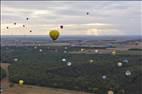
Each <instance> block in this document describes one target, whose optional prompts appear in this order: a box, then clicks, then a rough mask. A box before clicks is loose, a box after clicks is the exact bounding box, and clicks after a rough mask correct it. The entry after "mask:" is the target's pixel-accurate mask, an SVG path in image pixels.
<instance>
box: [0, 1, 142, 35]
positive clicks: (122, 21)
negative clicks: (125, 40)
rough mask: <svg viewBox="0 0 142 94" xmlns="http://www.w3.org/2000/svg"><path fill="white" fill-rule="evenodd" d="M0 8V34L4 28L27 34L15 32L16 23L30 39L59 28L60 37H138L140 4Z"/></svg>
mask: <svg viewBox="0 0 142 94" xmlns="http://www.w3.org/2000/svg"><path fill="white" fill-rule="evenodd" d="M1 5H2V6H1V14H2V15H1V17H2V31H3V32H4V31H5V28H6V26H10V27H12V28H13V29H11V30H12V31H13V32H15V34H23V32H26V31H21V32H18V33H17V32H16V29H17V30H20V28H18V27H13V25H11V24H12V23H13V22H17V24H19V25H22V24H27V25H28V26H29V28H28V29H32V30H33V31H34V32H33V33H28V32H27V34H33V35H38V34H39V35H40V34H41V35H44V34H48V32H49V30H51V29H52V28H57V29H59V26H60V25H64V30H63V32H62V34H63V35H116V34H117V35H138V34H141V21H140V20H141V16H142V13H141V12H142V11H141V1H131V2H128V1H123V2H122V1H101V2H99V1H10V2H8V1H2V4H1ZM86 12H89V15H86ZM26 17H29V18H30V20H29V21H28V22H27V21H26V19H25V18H26ZM14 28H15V29H14ZM14 30H15V31H14ZM2 34H3V33H2ZM5 34H10V30H9V31H7V33H5Z"/></svg>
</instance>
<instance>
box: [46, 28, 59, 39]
mask: <svg viewBox="0 0 142 94" xmlns="http://www.w3.org/2000/svg"><path fill="white" fill-rule="evenodd" d="M49 35H50V37H51V38H52V40H57V39H58V37H59V35H60V33H59V31H58V30H51V31H50V32H49Z"/></svg>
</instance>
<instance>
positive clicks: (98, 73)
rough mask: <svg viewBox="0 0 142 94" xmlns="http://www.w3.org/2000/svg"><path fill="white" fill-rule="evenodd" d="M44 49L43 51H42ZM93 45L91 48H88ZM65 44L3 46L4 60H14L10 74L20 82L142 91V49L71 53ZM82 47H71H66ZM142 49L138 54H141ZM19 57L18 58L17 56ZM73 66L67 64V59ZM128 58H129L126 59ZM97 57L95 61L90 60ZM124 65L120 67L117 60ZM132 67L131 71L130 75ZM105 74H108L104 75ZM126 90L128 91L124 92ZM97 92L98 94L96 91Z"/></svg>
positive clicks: (99, 91)
mask: <svg viewBox="0 0 142 94" xmlns="http://www.w3.org/2000/svg"><path fill="white" fill-rule="evenodd" d="M39 49H42V50H43V51H42V52H39ZM87 49H89V48H87ZM64 50H65V49H64V47H37V48H36V49H34V47H3V48H2V51H1V57H2V58H1V61H2V62H4V63H11V66H10V67H9V78H10V81H11V82H14V83H17V82H18V81H19V80H20V79H22V80H24V81H25V84H32V85H38V86H48V87H55V88H65V89H71V90H81V91H87V92H96V93H97V94H106V92H107V90H108V89H109V88H112V89H113V90H114V91H115V94H141V92H142V91H141V90H142V89H141V88H142V87H141V86H140V81H141V79H142V63H141V61H142V58H141V55H140V54H139V53H140V51H138V52H136V51H135V52H132V51H131V52H130V51H127V52H119V54H117V55H111V54H70V53H63V52H64ZM78 50H80V48H72V47H68V49H66V51H78ZM137 53H138V54H137ZM15 58H16V59H17V60H16V61H14V59H15ZM62 58H66V60H67V62H71V63H72V65H71V66H67V62H63V61H62ZM124 59H127V60H128V61H129V62H128V63H126V62H122V61H123V60H124ZM90 60H94V62H92V63H91V62H89V61H90ZM118 62H122V63H123V66H121V67H118V66H117V63H118ZM127 70H129V71H130V72H131V75H129V76H126V75H125V72H126V71H127ZM103 76H105V77H106V78H105V79H104V78H102V77H103ZM124 91H125V93H124ZM96 93H95V94H96Z"/></svg>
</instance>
